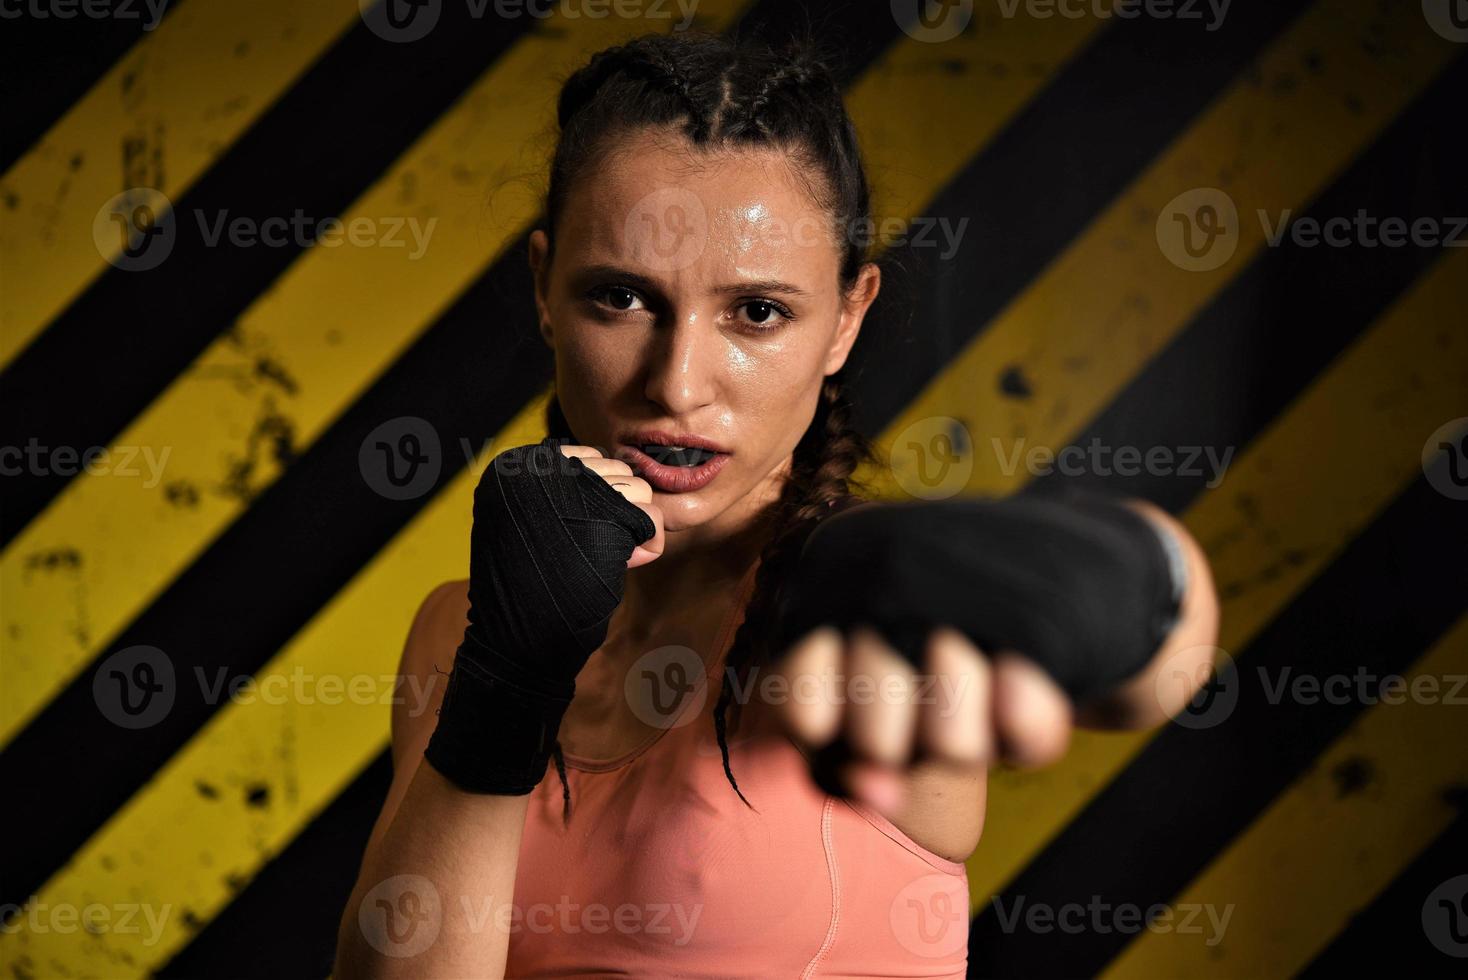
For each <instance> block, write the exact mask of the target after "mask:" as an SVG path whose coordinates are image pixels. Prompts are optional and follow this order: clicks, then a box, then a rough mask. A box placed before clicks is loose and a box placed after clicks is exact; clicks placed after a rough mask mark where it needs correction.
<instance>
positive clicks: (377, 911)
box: [334, 582, 530, 978]
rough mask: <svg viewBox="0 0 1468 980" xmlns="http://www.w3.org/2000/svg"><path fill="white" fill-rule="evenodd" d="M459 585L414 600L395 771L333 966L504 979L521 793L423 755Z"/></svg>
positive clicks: (396, 712) (462, 603)
mask: <svg viewBox="0 0 1468 980" xmlns="http://www.w3.org/2000/svg"><path fill="white" fill-rule="evenodd" d="M466 590H467V583H465V582H448V583H445V584H444V585H441V586H439V587H438V588H437V589H435V590H434V591H433V592H431V593H430V594H429V596H428V598H427V599H425V600H424V602H423V605H422V606H421V607H420V608H419V610H418V614H417V616H416V617H415V618H414V620H413V626H412V628H411V629H410V630H409V633H408V640H407V643H406V644H405V646H404V649H403V657H402V663H401V665H400V667H399V675H400V677H401V678H402V683H401V686H400V688H399V691H398V697H397V698H395V703H394V705H393V709H392V754H393V781H392V786H391V788H390V789H389V790H388V794H387V800H386V801H385V802H384V803H383V806H382V812H381V813H380V814H379V815H378V818H377V823H376V825H375V826H374V827H373V829H372V835H371V837H370V838H369V839H368V843H367V850H366V853H365V855H364V856H363V859H362V867H361V870H360V871H359V872H358V876H357V884H356V887H355V888H353V890H352V897H351V899H350V900H349V901H348V902H347V907H346V909H345V910H344V911H343V913H342V920H341V926H340V928H339V930H338V933H337V954H336V955H337V958H336V968H335V970H334V975H335V976H337V977H339V978H355V977H395V976H409V977H421V976H429V975H433V976H455V977H502V976H504V969H505V957H506V953H507V951H508V948H509V934H508V933H507V932H506V931H505V926H506V925H507V921H506V919H504V918H503V917H502V916H501V915H500V912H499V910H500V909H501V908H502V907H506V906H508V905H509V904H510V902H511V900H512V898H513V895H514V886H515V870H516V867H517V864H518V860H519V853H520V837H521V833H522V831H523V830H524V826H525V813H526V809H527V806H528V801H529V799H530V798H529V797H528V796H498V795H490V794H476V793H466V792H464V791H462V790H460V789H458V788H457V787H456V786H454V784H453V783H451V782H449V781H448V780H447V779H445V778H444V777H443V776H441V775H440V774H439V773H438V772H437V771H435V770H434V768H433V767H432V766H425V765H422V761H423V750H424V749H425V748H426V747H427V745H428V740H429V737H430V736H431V735H432V734H433V729H434V724H435V721H436V718H437V715H438V708H439V705H440V704H441V703H442V701H443V692H444V688H445V685H446V682H447V680H448V671H449V668H450V667H451V666H452V663H453V658H454V651H455V649H457V647H458V644H459V642H460V640H461V639H462V638H463V635H464V626H465V622H466V617H467V610H468V598H467V594H466Z"/></svg>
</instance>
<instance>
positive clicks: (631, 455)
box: [617, 445, 729, 493]
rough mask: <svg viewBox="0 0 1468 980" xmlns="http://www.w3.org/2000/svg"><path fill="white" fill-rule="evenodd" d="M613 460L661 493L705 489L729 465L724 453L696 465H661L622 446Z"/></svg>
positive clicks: (634, 448) (727, 455) (643, 453)
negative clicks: (625, 465) (628, 468)
mask: <svg viewBox="0 0 1468 980" xmlns="http://www.w3.org/2000/svg"><path fill="white" fill-rule="evenodd" d="M617 457H618V458H619V459H621V460H622V461H623V462H624V463H626V464H627V465H628V466H631V467H632V470H633V472H635V473H636V474H637V475H638V476H640V477H642V478H643V479H644V480H646V481H647V482H648V483H649V484H651V485H652V487H653V489H655V490H661V491H662V492H663V493H691V492H692V491H694V490H701V489H703V488H704V487H706V486H708V485H709V483H710V482H711V481H712V480H713V478H714V477H716V476H718V475H719V470H722V469H723V468H724V464H725V463H727V462H729V454H728V453H717V454H715V455H714V456H713V458H712V459H710V460H708V461H707V462H705V463H702V464H700V465H698V466H665V465H663V464H662V463H659V462H658V461H657V460H655V459H653V458H652V457H651V456H649V455H648V454H647V453H645V452H643V451H642V450H641V449H638V448H637V447H636V446H628V445H623V446H622V448H621V450H620V451H619V452H618V453H617Z"/></svg>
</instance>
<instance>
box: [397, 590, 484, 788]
mask: <svg viewBox="0 0 1468 980" xmlns="http://www.w3.org/2000/svg"><path fill="white" fill-rule="evenodd" d="M468 589H469V582H468V580H467V579H459V580H457V581H453V582H444V583H443V584H441V585H438V586H436V587H435V588H433V589H432V590H431V591H430V592H429V593H428V595H427V597H426V598H424V600H423V602H422V603H421V604H420V605H419V606H418V612H417V613H416V614H415V615H414V616H413V624H412V625H411V626H410V627H409V628H408V638H407V640H406V642H404V644H403V655H402V659H401V661H400V662H399V664H398V674H399V675H400V676H401V677H402V678H403V681H402V687H401V688H400V691H399V696H398V697H397V698H396V699H395V700H394V703H393V709H392V751H393V758H394V760H395V761H397V760H401V759H403V758H404V757H406V756H407V755H408V754H409V753H413V754H415V755H416V754H420V753H421V752H422V751H423V747H424V746H426V745H427V744H428V738H429V736H430V735H432V734H433V727H434V724H435V721H436V719H437V718H438V708H439V705H440V704H442V703H443V693H444V688H445V687H446V685H447V684H448V676H449V670H450V669H451V668H452V667H453V665H454V653H455V651H457V650H458V648H459V643H460V641H461V640H463V638H464V627H465V626H466V625H468V616H469V591H468Z"/></svg>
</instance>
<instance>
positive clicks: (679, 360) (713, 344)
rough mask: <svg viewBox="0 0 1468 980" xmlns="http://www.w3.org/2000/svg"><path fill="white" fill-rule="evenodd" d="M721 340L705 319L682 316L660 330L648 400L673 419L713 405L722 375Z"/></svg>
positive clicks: (650, 369)
mask: <svg viewBox="0 0 1468 980" xmlns="http://www.w3.org/2000/svg"><path fill="white" fill-rule="evenodd" d="M718 345H719V337H718V334H717V331H714V330H712V329H711V328H710V327H709V325H708V324H706V323H704V322H703V317H702V315H698V314H687V315H680V316H679V317H678V318H677V319H676V320H674V321H673V322H672V323H671V324H669V325H666V326H660V327H659V331H658V337H657V341H656V343H655V344H654V346H653V354H652V363H651V364H650V365H649V366H648V371H647V386H646V394H647V397H648V398H649V399H650V400H652V401H654V402H657V403H658V404H659V405H661V406H662V407H663V408H664V409H665V410H666V411H667V412H668V414H670V415H684V414H687V413H689V412H692V411H694V410H696V409H698V408H701V407H703V406H704V405H708V404H711V403H712V402H713V400H714V392H715V389H716V387H717V384H716V381H717V376H718V371H719V364H718V352H717V347H718Z"/></svg>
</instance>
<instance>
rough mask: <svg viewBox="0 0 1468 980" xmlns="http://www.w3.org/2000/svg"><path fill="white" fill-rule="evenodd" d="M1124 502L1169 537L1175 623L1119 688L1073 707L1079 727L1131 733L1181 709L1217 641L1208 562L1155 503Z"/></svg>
mask: <svg viewBox="0 0 1468 980" xmlns="http://www.w3.org/2000/svg"><path fill="white" fill-rule="evenodd" d="M1127 503H1128V504H1129V505H1130V506H1131V507H1133V508H1135V509H1136V510H1138V511H1140V512H1141V513H1142V516H1144V517H1146V518H1148V519H1149V520H1151V521H1152V522H1153V523H1154V524H1157V525H1158V526H1160V527H1161V528H1162V529H1163V530H1164V531H1166V532H1167V533H1169V534H1171V535H1172V537H1173V539H1174V540H1175V541H1177V543H1178V544H1179V545H1181V547H1182V552H1183V557H1184V559H1185V561H1186V563H1187V569H1188V589H1187V592H1185V593H1184V594H1183V600H1182V606H1181V609H1180V610H1179V614H1178V621H1177V624H1176V625H1175V626H1174V627H1173V628H1172V632H1171V633H1169V634H1168V636H1167V639H1166V640H1165V641H1164V642H1163V644H1162V646H1161V647H1159V648H1158V650H1157V653H1156V654H1154V655H1153V657H1152V660H1151V662H1150V663H1149V664H1148V665H1147V666H1146V668H1144V669H1143V670H1142V671H1141V672H1140V673H1138V674H1136V675H1135V676H1133V677H1132V678H1131V679H1130V680H1128V681H1127V682H1126V683H1125V684H1122V685H1121V686H1120V687H1117V688H1115V689H1113V690H1111V691H1108V692H1106V693H1105V694H1104V695H1102V696H1100V697H1098V698H1096V699H1093V700H1091V701H1087V702H1086V703H1084V704H1081V705H1078V706H1077V707H1076V713H1075V724H1076V725H1078V726H1080V727H1081V728H1097V729H1112V730H1116V729H1137V728H1151V727H1153V726H1154V725H1160V724H1162V723H1163V722H1165V721H1167V719H1169V718H1171V717H1172V716H1173V715H1175V714H1177V713H1178V712H1179V711H1181V710H1183V708H1184V707H1186V706H1187V704H1188V702H1190V701H1191V700H1192V699H1193V696H1194V695H1195V694H1197V693H1198V689H1199V688H1200V687H1202V686H1203V683H1204V682H1205V681H1206V680H1207V678H1208V675H1209V671H1210V670H1211V669H1212V667H1213V647H1214V645H1215V644H1216V643H1217V642H1218V592H1217V590H1216V589H1215V587H1214V584H1213V573H1212V571H1211V569H1210V568H1209V567H1208V558H1207V556H1206V555H1205V554H1204V553H1203V549H1202V548H1201V547H1200V546H1199V545H1198V542H1197V541H1195V540H1194V539H1193V536H1192V535H1191V534H1189V533H1188V529H1187V528H1186V527H1184V526H1183V525H1182V523H1181V522H1179V521H1178V520H1177V519H1176V518H1174V517H1173V516H1172V515H1171V514H1169V513H1167V511H1165V510H1163V509H1162V508H1160V507H1158V506H1156V505H1155V504H1152V503H1149V502H1147V501H1145V500H1139V499H1131V500H1128V501H1127Z"/></svg>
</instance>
